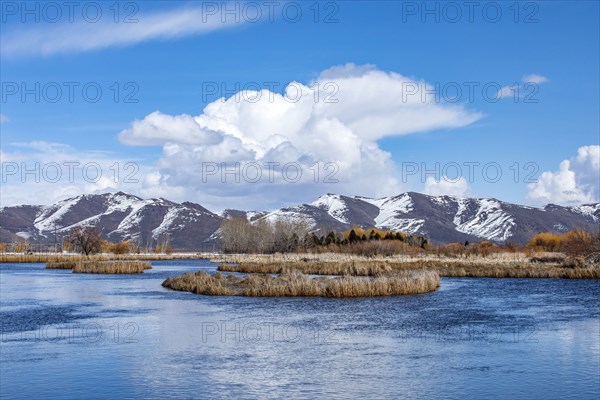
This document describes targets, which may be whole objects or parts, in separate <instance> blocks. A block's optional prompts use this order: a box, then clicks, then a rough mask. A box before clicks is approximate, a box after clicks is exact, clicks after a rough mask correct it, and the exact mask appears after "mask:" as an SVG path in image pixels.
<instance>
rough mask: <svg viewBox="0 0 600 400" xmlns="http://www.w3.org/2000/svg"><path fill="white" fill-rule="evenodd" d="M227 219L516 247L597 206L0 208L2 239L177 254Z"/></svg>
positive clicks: (595, 215) (421, 200)
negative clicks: (85, 235)
mask: <svg viewBox="0 0 600 400" xmlns="http://www.w3.org/2000/svg"><path fill="white" fill-rule="evenodd" d="M230 216H239V217H244V218H247V219H249V220H250V221H256V220H259V219H267V220H268V221H274V220H276V219H278V218H291V219H297V220H304V221H307V222H308V223H309V224H310V226H311V227H312V228H313V229H322V230H327V229H336V230H340V231H341V230H345V229H348V228H350V227H353V226H360V227H363V228H371V227H377V228H381V229H388V230H394V231H403V232H408V233H416V234H418V235H422V236H425V237H427V238H429V240H431V241H434V242H440V243H447V242H464V241H465V240H469V241H480V240H493V241H496V242H500V243H502V242H514V243H520V244H522V243H525V242H527V240H528V239H529V238H530V237H531V236H532V235H534V234H535V233H538V232H541V231H548V232H556V233H561V232H565V231H567V230H569V229H575V228H583V229H593V230H598V227H599V224H600V203H596V204H587V205H581V206H571V207H563V206H557V205H552V204H550V205H547V206H545V207H543V208H533V207H526V206H520V205H516V204H511V203H506V202H502V201H499V200H496V199H476V198H459V197H452V196H428V195H424V194H420V193H414V192H407V193H403V194H400V195H398V196H394V197H384V198H380V199H371V198H367V197H360V196H343V195H338V194H326V195H323V196H321V197H319V198H318V199H317V200H316V201H314V202H312V203H310V204H301V205H297V206H292V207H285V208H280V209H277V210H274V211H272V212H263V211H240V210H225V211H224V212H223V213H221V214H216V213H213V212H211V211H209V210H207V209H206V208H204V207H202V206H201V205H199V204H195V203H190V202H184V203H181V204H180V203H175V202H172V201H169V200H166V199H163V198H158V199H142V198H139V197H137V196H133V195H129V194H126V193H122V192H118V193H105V194H93V195H81V196H77V197H73V198H69V199H66V200H63V201H60V202H58V203H56V204H51V205H47V206H32V205H22V206H13V207H2V208H0V241H2V242H14V241H16V240H24V239H25V240H28V241H30V242H32V243H54V241H55V240H58V241H60V240H61V238H62V237H64V236H65V235H66V234H67V233H68V231H69V229H71V228H72V227H73V226H77V225H94V226H97V227H98V228H99V229H100V230H101V231H102V234H103V235H104V236H105V237H106V238H108V239H110V240H113V241H119V240H124V239H128V240H133V241H135V242H136V243H138V244H139V245H141V246H154V245H155V244H156V243H157V242H159V241H162V240H164V239H165V238H166V237H168V239H169V241H170V242H171V243H172V244H173V246H174V247H175V248H178V249H186V250H202V249H207V248H211V246H214V245H217V246H218V242H219V226H220V224H221V221H222V220H223V218H227V217H230ZM55 238H58V239H55Z"/></svg>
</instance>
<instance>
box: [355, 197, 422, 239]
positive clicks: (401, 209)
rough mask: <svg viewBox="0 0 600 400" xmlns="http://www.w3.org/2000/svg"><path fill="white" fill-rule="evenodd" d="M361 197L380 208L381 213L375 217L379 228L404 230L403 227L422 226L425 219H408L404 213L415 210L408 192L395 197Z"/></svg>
mask: <svg viewBox="0 0 600 400" xmlns="http://www.w3.org/2000/svg"><path fill="white" fill-rule="evenodd" d="M360 199H361V200H363V201H366V202H368V203H371V204H373V205H374V206H376V207H378V208H379V214H378V215H377V217H375V226H377V227H378V228H381V229H390V230H402V229H401V228H403V227H407V226H408V227H415V226H417V225H419V224H420V225H419V227H420V226H422V224H423V222H424V221H423V220H416V219H407V218H406V217H405V216H403V215H402V214H407V213H409V212H411V211H412V210H413V202H412V199H411V198H410V195H409V194H408V193H404V194H402V195H400V196H395V197H383V198H380V199H369V198H366V197H362V198H360ZM418 221H421V222H418ZM416 229H418V228H416ZM411 233H412V232H411Z"/></svg>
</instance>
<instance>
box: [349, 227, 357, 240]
mask: <svg viewBox="0 0 600 400" xmlns="http://www.w3.org/2000/svg"><path fill="white" fill-rule="evenodd" d="M348 241H349V242H350V243H354V242H357V241H358V235H357V234H356V232H355V231H354V229H352V230H351V231H350V234H349V235H348Z"/></svg>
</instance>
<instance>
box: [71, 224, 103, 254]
mask: <svg viewBox="0 0 600 400" xmlns="http://www.w3.org/2000/svg"><path fill="white" fill-rule="evenodd" d="M68 240H69V244H70V245H71V246H72V247H73V249H75V250H77V251H79V252H81V253H83V254H85V255H86V256H87V255H90V254H94V253H98V252H99V251H100V249H101V248H102V237H101V236H100V231H99V230H98V228H94V227H91V226H76V227H74V228H72V229H71V231H70V233H69V239H68Z"/></svg>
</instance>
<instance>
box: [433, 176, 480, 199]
mask: <svg viewBox="0 0 600 400" xmlns="http://www.w3.org/2000/svg"><path fill="white" fill-rule="evenodd" d="M423 193H425V194H429V195H432V196H443V195H447V196H457V197H466V196H467V195H468V193H469V184H468V183H467V181H466V180H465V178H463V177H460V178H458V179H452V180H451V179H448V178H446V177H444V176H442V177H441V179H439V180H436V179H435V178H434V177H432V176H428V177H427V179H426V180H425V187H424V188H423Z"/></svg>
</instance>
